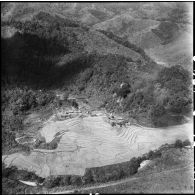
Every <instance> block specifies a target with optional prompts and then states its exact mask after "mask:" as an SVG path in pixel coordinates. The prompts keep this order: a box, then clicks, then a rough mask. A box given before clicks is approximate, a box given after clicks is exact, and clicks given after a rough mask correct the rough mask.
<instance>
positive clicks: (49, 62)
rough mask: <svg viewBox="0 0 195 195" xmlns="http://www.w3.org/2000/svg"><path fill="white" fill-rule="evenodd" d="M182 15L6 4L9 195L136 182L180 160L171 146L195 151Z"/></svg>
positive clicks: (144, 8) (146, 8) (168, 9)
mask: <svg viewBox="0 0 195 195" xmlns="http://www.w3.org/2000/svg"><path fill="white" fill-rule="evenodd" d="M176 5H177V3H171V4H167V3H141V4H140V3H120V4H118V3H111V4H103V3H100V4H98V3H84V4H80V3H3V4H2V7H1V16H2V19H1V27H2V28H1V55H2V59H1V94H2V95H1V105H2V161H3V165H2V169H3V181H2V183H3V186H4V187H3V192H4V193H5V194H13V193H14V194H15V193H23V192H24V191H26V190H27V191H28V190H30V191H31V189H32V188H34V189H32V191H33V190H35V191H40V190H48V189H49V188H52V190H53V188H55V187H60V186H61V187H64V186H65V188H67V189H69V188H72V187H74V186H76V187H78V186H82V185H84V186H86V185H87V186H88V185H95V184H98V183H101V182H104V183H105V182H109V181H114V180H119V179H125V178H127V177H128V178H129V177H131V176H133V175H135V174H137V173H138V175H140V174H142V173H139V172H138V169H139V167H140V166H141V163H142V161H145V160H155V162H156V163H157V164H155V166H154V167H152V170H156V169H158V166H157V167H156V165H159V167H160V168H162V167H161V165H162V166H164V165H165V166H166V162H165V163H164V161H166V160H168V163H169V162H170V161H171V162H172V160H174V159H172V158H171V157H170V156H169V154H168V157H166V156H167V155H165V156H163V155H164V154H163V152H162V151H164V149H163V150H161V145H162V144H165V145H164V146H163V147H162V148H165V150H166V148H167V146H168V148H169V149H173V150H174V151H175V149H178V151H179V149H180V152H181V150H185V149H186V146H187V147H188V148H189V147H190V146H191V141H192V140H191V138H192V136H191V135H192V125H193V123H192V120H191V118H192V92H191V89H192V82H191V81H192V76H191V73H190V72H189V68H188V67H190V63H191V62H190V60H191V59H190V57H189V53H188V52H187V50H188V49H189V46H190V45H191V44H190V39H188V42H187V41H186V40H187V38H186V37H188V38H189V37H191V36H189V35H190V32H189V29H188V28H187V26H189V25H190V23H188V22H186V20H184V19H186V17H185V14H186V12H185V11H184V12H183V7H177V6H176ZM174 10H175V11H178V10H180V11H179V12H173V11H174ZM177 14H178V15H177ZM184 31H185V33H184ZM186 43H188V45H187V44H186ZM184 51H185V52H186V53H185V52H184ZM173 143H174V144H173ZM159 147H160V148H159ZM182 148H183V149H182ZM184 148H185V149H184ZM151 150H152V151H151ZM186 150H187V149H186ZM110 151H113V152H110ZM174 151H173V152H171V153H174ZM178 151H176V156H177V157H178V156H179V155H180V156H182V155H181V154H178ZM165 153H166V152H165ZM174 154H175V153H174ZM177 154H178V155H177ZM186 154H187V153H186ZM178 158H179V159H180V157H178ZM169 159H172V160H170V161H169ZM162 161H163V162H162ZM161 162H162V163H161ZM174 162H175V161H174ZM158 163H160V164H158ZM180 164H182V162H181V161H179V165H180ZM179 165H178V166H179ZM176 166H177V163H175V164H173V166H172V168H173V169H174V167H176ZM157 172H158V170H157ZM144 173H145V172H144ZM144 173H143V175H141V176H143V180H142V181H144V182H146V183H147V178H146V177H145V175H144ZM146 174H147V171H146ZM154 174H155V173H154ZM177 175H178V174H177V173H175V176H173V178H174V177H177ZM155 176H156V175H155ZM178 177H180V175H178ZM144 178H146V180H144ZM157 179H158V174H157ZM166 180H167V181H170V180H169V179H166ZM25 181H29V182H34V183H33V185H37V187H26V186H25V184H24V183H25ZM181 181H182V182H183V180H181ZM31 184H32V183H31ZM150 184H151V183H150ZM106 185H107V184H106ZM135 185H138V184H135ZM163 185H164V186H167V184H166V182H165V183H164V184H163ZM8 186H9V188H8ZM138 186H139V185H138ZM179 186H180V184H179ZM143 187H144V188H143V189H144V190H146V191H147V190H148V188H147V187H145V185H144V186H143ZM151 188H152V187H151ZM187 188H188V189H189V188H190V189H192V188H191V186H190V185H189V186H188V187H187ZM110 189H112V188H110ZM155 189H157V188H155ZM160 189H163V190H164V188H163V186H162V188H160ZM182 189H183V187H182ZM125 190H128V191H133V190H132V188H129V186H128V187H127V189H122V190H121V191H123V192H126V191H125ZM150 191H152V190H151V189H150Z"/></svg>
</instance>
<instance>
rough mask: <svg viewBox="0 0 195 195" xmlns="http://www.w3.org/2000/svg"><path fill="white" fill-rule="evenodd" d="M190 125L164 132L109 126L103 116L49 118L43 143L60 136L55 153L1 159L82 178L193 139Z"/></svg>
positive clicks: (47, 172) (44, 174) (42, 173)
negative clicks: (97, 169) (91, 170)
mask: <svg viewBox="0 0 195 195" xmlns="http://www.w3.org/2000/svg"><path fill="white" fill-rule="evenodd" d="M192 129H193V128H192V123H186V124H184V125H180V126H172V127H169V128H164V129H155V128H145V127H141V126H136V125H130V126H126V127H125V126H123V127H117V126H115V127H112V126H111V124H110V123H109V121H108V118H107V116H106V115H105V114H103V113H102V115H99V116H93V117H92V116H87V117H84V118H83V117H79V116H77V117H74V118H71V119H67V120H63V121H61V120H60V121H58V120H56V119H55V117H51V118H50V119H49V120H48V121H46V122H45V123H44V125H43V128H42V129H41V130H40V132H39V133H40V134H41V136H43V137H44V138H45V140H46V143H49V142H51V141H52V140H53V139H54V138H55V136H58V135H62V137H61V140H60V142H59V143H58V147H57V148H56V149H55V150H46V149H34V150H32V152H31V153H30V154H29V155H24V154H22V153H14V154H11V155H8V156H3V161H4V162H5V164H7V166H10V165H15V166H17V167H18V168H19V169H27V170H29V171H35V172H36V174H38V175H39V176H42V177H47V176H49V175H64V174H74V175H84V172H85V168H88V167H98V166H104V165H109V164H115V163H119V162H124V161H128V160H129V159H131V158H132V157H136V156H140V155H142V154H144V153H146V152H148V151H149V150H154V149H157V148H158V147H159V146H161V145H162V144H165V143H172V142H174V141H175V140H176V139H181V140H184V139H186V138H189V139H190V137H192V136H191V135H192Z"/></svg>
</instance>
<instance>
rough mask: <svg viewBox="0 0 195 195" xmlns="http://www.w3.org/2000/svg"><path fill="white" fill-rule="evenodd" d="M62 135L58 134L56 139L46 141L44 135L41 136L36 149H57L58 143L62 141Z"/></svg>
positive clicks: (35, 146)
mask: <svg viewBox="0 0 195 195" xmlns="http://www.w3.org/2000/svg"><path fill="white" fill-rule="evenodd" d="M61 137H62V136H56V137H54V139H53V140H52V141H51V142H49V143H46V141H45V139H44V137H41V136H39V137H38V138H37V140H36V143H35V145H34V148H36V149H45V150H55V149H56V148H57V147H58V143H59V142H60V139H61Z"/></svg>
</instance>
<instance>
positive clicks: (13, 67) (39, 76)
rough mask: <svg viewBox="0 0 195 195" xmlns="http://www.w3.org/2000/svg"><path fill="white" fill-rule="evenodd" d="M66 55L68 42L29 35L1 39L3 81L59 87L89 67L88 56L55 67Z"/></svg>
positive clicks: (34, 85) (39, 86)
mask: <svg viewBox="0 0 195 195" xmlns="http://www.w3.org/2000/svg"><path fill="white" fill-rule="evenodd" d="M62 44H63V45H62ZM64 45H65V46H64ZM68 53H70V51H69V49H68V43H67V44H65V43H60V42H59V41H58V40H56V39H55V38H53V39H44V38H39V37H38V36H37V35H32V34H28V33H24V34H21V33H16V34H15V35H14V36H13V37H11V38H6V39H5V38H2V37H1V55H2V59H1V76H2V79H3V80H4V81H5V80H6V82H7V81H8V82H12V83H14V84H18V85H21V83H22V84H24V85H28V86H30V87H32V88H47V89H49V88H50V89H51V88H56V87H60V86H61V85H62V84H63V83H64V82H65V81H69V80H70V79H72V78H73V77H74V76H75V75H76V74H77V73H79V72H80V71H81V70H83V69H85V68H87V67H88V66H90V60H89V59H90V56H87V55H83V56H81V57H80V58H77V59H75V60H73V61H71V62H70V63H69V64H66V65H65V66H62V67H59V66H56V63H57V62H58V61H59V59H60V57H61V56H64V55H66V54H68ZM2 84H3V83H2Z"/></svg>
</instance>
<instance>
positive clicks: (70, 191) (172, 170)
mask: <svg viewBox="0 0 195 195" xmlns="http://www.w3.org/2000/svg"><path fill="white" fill-rule="evenodd" d="M190 166H193V162H192V163H189V164H188V165H186V166H184V167H180V168H174V169H169V170H164V171H160V172H157V173H151V174H148V175H147V177H148V176H150V175H152V174H155V176H158V175H160V174H162V173H168V172H169V173H171V172H174V171H178V170H185V169H188V168H189V167H190ZM143 177H146V176H143ZM143 177H133V178H127V179H123V180H119V181H114V182H108V183H105V184H101V185H98V186H91V187H85V188H75V189H72V190H65V191H57V192H49V193H50V194H69V193H74V192H75V191H84V190H92V189H93V190H94V189H100V188H104V187H110V186H115V185H118V184H124V183H127V182H131V181H134V180H139V179H142V178H143Z"/></svg>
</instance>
